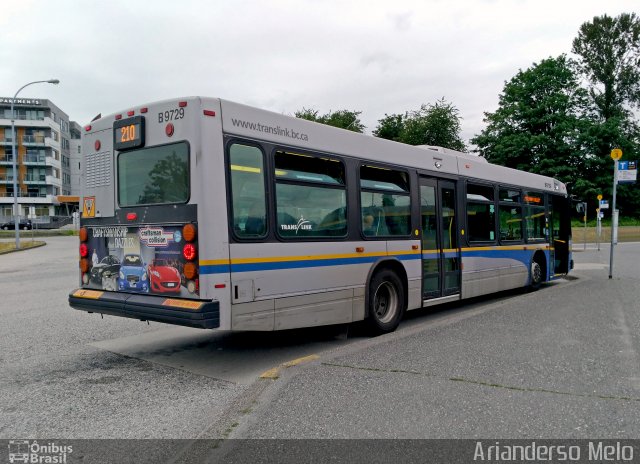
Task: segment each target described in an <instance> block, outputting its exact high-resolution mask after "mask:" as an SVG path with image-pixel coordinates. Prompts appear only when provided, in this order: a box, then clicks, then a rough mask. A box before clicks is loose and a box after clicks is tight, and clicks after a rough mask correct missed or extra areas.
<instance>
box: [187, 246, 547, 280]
mask: <svg viewBox="0 0 640 464" xmlns="http://www.w3.org/2000/svg"><path fill="white" fill-rule="evenodd" d="M535 251H537V250H535V249H531V250H500V249H496V250H472V249H465V250H462V256H463V257H477V258H494V259H495V258H507V259H515V260H517V261H520V262H522V263H524V264H525V265H528V264H529V261H530V260H531V255H532V254H533V253H534V252H535ZM542 251H544V252H545V255H547V258H548V252H547V251H546V250H542ZM437 255H438V253H437V252H435V253H434V252H428V253H422V255H420V254H410V255H397V256H396V255H390V256H389V257H394V258H396V259H399V260H401V261H411V260H420V259H429V258H432V259H435V258H436V257H437ZM444 256H445V258H456V257H458V252H455V251H452V252H445V253H444ZM381 257H382V256H362V257H352V258H331V259H312V260H295V259H293V260H290V261H272V262H256V263H241V264H231V265H229V264H216V265H204V266H200V274H225V273H229V272H255V271H273V270H279V269H303V268H311V267H327V266H345V265H351V264H366V263H374V262H376V261H378V260H379V259H380V258H381Z"/></svg>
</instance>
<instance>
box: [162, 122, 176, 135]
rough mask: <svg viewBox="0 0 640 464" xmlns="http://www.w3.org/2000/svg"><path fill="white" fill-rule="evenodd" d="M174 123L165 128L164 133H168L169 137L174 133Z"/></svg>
mask: <svg viewBox="0 0 640 464" xmlns="http://www.w3.org/2000/svg"><path fill="white" fill-rule="evenodd" d="M173 130H174V128H173V124H171V123H169V124H167V127H165V128H164V133H165V134H167V137H171V136H172V135H173Z"/></svg>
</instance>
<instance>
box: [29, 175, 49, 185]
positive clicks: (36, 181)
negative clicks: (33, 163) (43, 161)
mask: <svg viewBox="0 0 640 464" xmlns="http://www.w3.org/2000/svg"><path fill="white" fill-rule="evenodd" d="M46 183H47V176H46V175H44V174H41V175H39V176H27V177H25V178H24V181H23V184H25V185H44V184H46Z"/></svg>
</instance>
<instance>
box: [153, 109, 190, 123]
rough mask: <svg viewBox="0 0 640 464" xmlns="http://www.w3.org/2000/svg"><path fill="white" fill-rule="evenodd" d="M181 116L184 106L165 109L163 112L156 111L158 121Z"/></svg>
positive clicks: (170, 119)
mask: <svg viewBox="0 0 640 464" xmlns="http://www.w3.org/2000/svg"><path fill="white" fill-rule="evenodd" d="M182 118H184V108H178V109H175V110H167V111H165V112H163V113H158V122H169V121H175V120H176V119H182Z"/></svg>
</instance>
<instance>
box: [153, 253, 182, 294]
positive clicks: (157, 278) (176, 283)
mask: <svg viewBox="0 0 640 464" xmlns="http://www.w3.org/2000/svg"><path fill="white" fill-rule="evenodd" d="M175 266H179V264H178V263H177V262H176V263H171V262H170V261H169V260H166V259H154V260H153V262H152V263H151V264H150V265H149V269H148V271H149V272H148V276H149V283H150V285H151V291H152V292H154V293H180V284H181V278H180V271H178V269H176V268H175Z"/></svg>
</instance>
